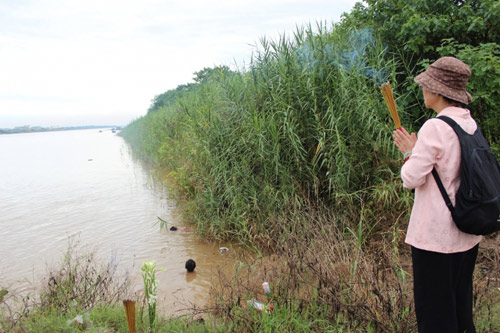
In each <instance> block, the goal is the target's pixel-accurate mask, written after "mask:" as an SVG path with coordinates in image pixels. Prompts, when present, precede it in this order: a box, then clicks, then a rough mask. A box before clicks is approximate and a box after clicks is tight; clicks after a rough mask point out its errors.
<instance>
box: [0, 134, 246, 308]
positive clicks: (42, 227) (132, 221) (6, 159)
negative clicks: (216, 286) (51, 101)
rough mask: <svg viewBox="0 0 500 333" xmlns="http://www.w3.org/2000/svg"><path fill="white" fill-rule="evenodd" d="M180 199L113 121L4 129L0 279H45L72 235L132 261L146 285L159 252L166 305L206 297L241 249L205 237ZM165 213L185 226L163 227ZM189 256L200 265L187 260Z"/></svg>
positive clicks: (135, 287) (106, 255)
mask: <svg viewBox="0 0 500 333" xmlns="http://www.w3.org/2000/svg"><path fill="white" fill-rule="evenodd" d="M175 208H176V207H175V202H174V201H172V200H170V199H169V195H168V192H167V191H166V189H165V188H164V187H163V186H162V185H161V184H160V185H159V184H157V183H155V182H154V181H153V180H152V177H151V176H150V174H149V172H148V171H147V170H145V169H144V167H143V166H142V165H141V164H140V163H139V162H138V161H135V160H134V159H133V158H132V156H131V154H130V151H129V149H128V146H127V144H126V143H125V142H124V141H123V139H122V138H120V137H118V136H116V134H114V133H112V132H111V130H109V129H106V130H104V129H103V130H102V131H100V130H81V131H65V132H45V133H29V134H14V135H0V239H1V241H0V286H1V284H3V285H7V284H16V283H17V281H22V280H28V281H32V282H34V283H35V284H36V283H40V281H43V278H44V277H46V276H47V274H46V273H47V270H48V269H49V268H50V267H55V266H57V263H59V262H60V261H61V260H62V257H63V254H64V253H65V251H66V250H67V248H68V246H69V244H70V243H71V244H76V246H75V247H76V248H78V249H79V250H78V251H80V252H90V251H95V253H96V256H97V257H98V258H99V260H102V261H104V262H114V263H118V264H119V267H120V270H122V271H123V270H128V271H130V274H131V277H132V291H140V290H141V289H142V278H141V274H140V267H141V264H142V262H144V261H146V260H156V261H157V267H159V268H162V269H163V270H162V271H161V272H159V273H158V274H157V277H158V279H159V280H160V283H159V290H158V299H159V302H160V303H161V304H159V308H161V309H162V312H164V313H166V314H167V315H175V314H177V313H180V312H182V309H186V308H189V307H191V306H192V305H193V304H197V305H199V306H200V305H205V304H206V303H207V300H208V292H209V289H210V284H211V281H212V279H213V278H214V276H215V275H216V271H217V270H218V269H222V270H225V271H227V270H230V269H231V267H232V266H233V264H234V262H235V261H234V253H235V252H236V251H235V249H234V248H233V247H231V246H230V245H228V244H213V243H208V242H206V241H203V240H202V239H200V238H198V237H197V236H196V235H195V233H193V232H191V231H189V229H186V228H188V226H186V225H183V223H182V221H181V220H180V219H179V218H177V217H176V214H175V211H176V209H175ZM158 217H160V218H161V219H163V220H165V221H167V224H168V226H177V227H178V229H179V230H178V231H175V232H171V231H167V230H160V228H159V225H158V224H157V222H158ZM183 228H184V229H183ZM223 246H225V247H229V249H230V250H229V251H227V252H225V253H224V254H221V253H220V252H219V248H220V247H223ZM190 258H192V259H194V260H195V261H196V264H197V268H196V270H195V272H196V273H195V274H186V271H185V269H184V264H185V261H186V260H187V259H190Z"/></svg>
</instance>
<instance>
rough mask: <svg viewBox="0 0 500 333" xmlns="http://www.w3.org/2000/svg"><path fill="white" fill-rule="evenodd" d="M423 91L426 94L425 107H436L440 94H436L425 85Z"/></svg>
mask: <svg viewBox="0 0 500 333" xmlns="http://www.w3.org/2000/svg"><path fill="white" fill-rule="evenodd" d="M422 92H423V94H424V102H425V107H426V108H428V109H434V107H435V106H436V103H437V101H438V99H439V94H434V93H432V92H430V91H429V90H427V89H425V88H424V87H422Z"/></svg>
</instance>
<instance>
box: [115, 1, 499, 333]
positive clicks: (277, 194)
mask: <svg viewBox="0 0 500 333" xmlns="http://www.w3.org/2000/svg"><path fill="white" fill-rule="evenodd" d="M499 22H500V2H498V1H491V0H487V1H450V0H432V1H431V0H423V1H418V2H414V1H409V0H381V1H380V0H379V1H372V0H367V1H365V4H361V3H358V4H357V5H356V6H355V7H354V8H353V10H352V11H351V12H350V13H347V14H345V15H344V17H343V20H342V21H341V22H340V23H339V24H334V25H332V26H328V25H327V24H325V23H318V24H316V25H315V26H308V27H303V28H299V29H297V31H295V32H294V33H293V34H292V35H290V36H285V35H284V36H281V38H279V40H274V41H270V40H267V39H265V38H262V39H261V42H260V46H259V47H258V49H257V50H256V51H255V53H254V55H253V58H252V61H251V64H250V66H248V67H247V68H241V69H230V68H228V67H226V66H218V67H214V68H204V69H203V70H201V71H200V72H197V73H195V78H194V83H190V84H187V85H181V86H179V87H178V88H177V89H175V90H171V91H168V92H166V93H164V94H161V95H159V96H157V97H156V98H155V99H154V100H153V103H152V106H151V108H150V109H149V110H148V114H147V115H146V116H144V117H142V118H140V119H138V120H136V121H135V122H133V123H132V124H130V125H129V126H127V128H125V129H124V130H123V131H122V135H123V136H124V137H125V138H126V139H127V141H128V142H129V143H130V144H131V145H132V146H133V147H134V148H135V149H134V150H135V152H136V153H137V154H138V155H140V156H141V157H142V158H143V159H146V160H148V161H149V162H150V163H152V164H153V165H154V166H156V167H157V168H158V169H159V170H162V172H163V175H164V177H165V180H166V183H167V184H168V185H170V186H172V193H174V194H175V195H176V197H177V199H178V200H179V202H181V203H182V207H183V208H184V211H185V213H186V214H185V215H186V218H188V219H190V220H191V221H192V222H193V223H194V224H195V225H196V226H197V230H199V231H200V233H202V234H204V235H205V236H206V237H209V238H224V239H235V240H238V241H241V242H244V243H247V244H252V245H254V246H256V247H257V248H258V249H260V250H261V251H263V252H262V253H265V254H267V255H264V257H263V259H262V262H260V264H253V265H249V269H251V270H252V269H253V270H254V275H253V276H254V277H253V278H247V279H242V278H241V277H239V276H236V277H234V280H233V281H232V282H227V284H226V285H225V288H221V290H220V294H219V295H221V296H219V297H217V302H216V304H217V308H219V309H220V313H221V314H223V317H224V318H226V319H229V320H230V322H231V325H233V326H231V327H233V328H234V327H236V329H237V330H238V329H241V327H246V325H248V323H251V327H253V328H254V329H255V330H259V329H266V328H267V326H265V325H267V324H266V323H267V322H262V320H260V319H255V318H254V317H251V316H248V314H247V312H245V311H241V308H240V304H239V302H236V301H235V299H236V298H238V299H239V297H241V296H242V295H248V294H249V293H250V294H258V293H259V283H258V282H259V281H260V282H261V281H263V280H267V281H271V282H272V284H273V286H275V287H276V290H275V295H274V299H275V301H276V304H277V305H278V306H279V307H278V308H280V309H286V310H285V312H286V313H287V314H288V315H293V314H297V313H298V316H299V317H300V318H302V319H301V320H305V321H306V322H307V323H308V324H307V325H308V326H309V327H311V329H313V330H320V331H321V330H323V329H325V327H330V326H328V325H331V324H333V323H334V324H335V325H336V326H335V327H336V329H338V330H351V329H352V330H357V329H359V328H362V329H365V330H366V329H368V330H373V331H412V330H414V329H415V319H414V315H413V310H412V301H411V274H409V272H410V271H411V268H410V267H409V265H408V262H409V259H408V247H407V246H405V245H404V244H403V239H404V232H405V229H406V223H407V219H408V216H409V211H410V207H411V204H412V200H413V199H412V194H411V193H410V192H408V191H406V190H404V189H403V188H402V186H401V181H400V179H399V168H400V167H401V156H400V155H399V153H398V152H397V151H396V149H395V147H394V145H393V142H392V130H393V125H392V121H391V119H390V117H389V113H388V111H387V108H386V106H385V104H384V103H383V99H382V95H381V93H380V90H379V86H380V84H381V83H383V82H384V81H390V82H391V84H392V86H393V88H394V94H395V96H396V102H397V104H398V107H399V112H400V116H401V119H402V123H403V125H404V126H405V127H406V128H407V129H409V130H413V131H417V130H418V129H419V127H420V126H421V125H422V123H423V122H424V121H425V120H426V119H428V118H429V117H431V116H433V114H432V111H429V110H425V108H424V106H423V98H422V96H421V95H420V94H419V90H418V87H417V85H416V84H415V83H414V82H413V77H414V76H415V75H416V74H417V73H419V72H421V71H422V70H424V69H425V68H426V66H428V64H429V63H430V62H432V61H434V60H436V59H437V58H438V57H440V56H445V55H454V56H456V57H458V58H460V59H462V60H463V61H465V62H466V63H468V64H469V65H470V67H471V69H472V72H473V75H472V77H471V79H470V82H469V90H470V91H471V92H472V94H473V96H474V100H473V102H472V103H471V105H470V110H471V112H472V114H473V116H474V117H475V118H476V119H477V120H478V122H479V124H480V126H481V127H482V129H483V132H484V133H485V135H486V137H487V138H488V140H489V141H490V143H491V145H492V147H493V149H494V151H496V153H497V154H499V153H500V141H499V138H500V113H499V112H498V105H500V94H499V92H500V46H499V45H498V40H499V37H500V23H499ZM484 243H485V244H488V243H487V242H484ZM266 250H270V251H266ZM480 253H481V255H480V259H479V263H478V267H479V268H478V274H477V277H476V299H475V301H476V303H475V306H476V313H477V315H476V316H477V322H478V327H479V328H480V329H482V330H485V331H490V330H491V331H494V330H498V329H499V327H500V323H499V319H500V318H499V317H500V316H499V314H498V311H499V309H498V307H496V308H495V307H493V308H492V307H491V304H494V302H496V299H497V298H498V293H497V292H496V291H495V288H496V287H498V281H497V280H493V278H492V277H493V276H497V275H498V274H499V269H500V267H499V265H498V258H499V253H500V250H499V248H498V245H493V246H488V245H484V246H483V247H482V250H481V252H480ZM493 281H497V282H493ZM277 313H279V312H277ZM277 316H278V315H277ZM278 317H279V316H278ZM289 319H290V318H289ZM290 320H292V321H293V319H290ZM299 322H302V321H300V320H299ZM242 323H243V326H239V325H242ZM287 323H288V324H289V323H290V322H289V321H288V322H287ZM320 323H323V324H320ZM324 323H327V324H324ZM325 325H326V326H325ZM277 327H278V328H280V329H281V328H284V327H287V326H286V324H283V323H280V324H279V325H278V326H277ZM275 328H276V327H275Z"/></svg>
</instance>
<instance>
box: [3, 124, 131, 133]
mask: <svg viewBox="0 0 500 333" xmlns="http://www.w3.org/2000/svg"><path fill="white" fill-rule="evenodd" d="M101 128H109V129H110V130H113V129H114V130H120V129H121V128H122V127H121V126H99V125H96V126H65V127H41V126H23V127H15V128H0V135H1V134H18V133H40V132H54V131H73V130H83V129H101Z"/></svg>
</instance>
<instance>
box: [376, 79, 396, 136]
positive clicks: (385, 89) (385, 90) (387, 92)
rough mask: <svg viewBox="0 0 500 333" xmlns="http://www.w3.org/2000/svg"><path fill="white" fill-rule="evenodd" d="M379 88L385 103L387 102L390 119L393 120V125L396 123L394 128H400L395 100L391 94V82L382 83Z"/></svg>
mask: <svg viewBox="0 0 500 333" xmlns="http://www.w3.org/2000/svg"><path fill="white" fill-rule="evenodd" d="M380 90H382V95H383V96H384V100H385V104H387V108H388V109H389V113H390V114H391V117H392V120H393V121H394V125H396V128H401V121H400V120H399V114H398V110H397V108H396V102H395V101H394V95H393V94H392V88H391V83H390V82H386V83H384V84H382V86H380Z"/></svg>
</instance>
